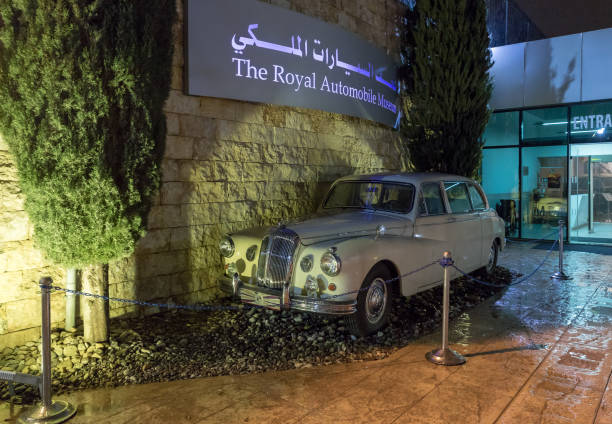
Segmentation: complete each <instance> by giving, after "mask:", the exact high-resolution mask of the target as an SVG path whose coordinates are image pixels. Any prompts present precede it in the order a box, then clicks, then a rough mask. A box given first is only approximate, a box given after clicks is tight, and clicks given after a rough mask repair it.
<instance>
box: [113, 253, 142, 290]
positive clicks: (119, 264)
mask: <svg viewBox="0 0 612 424" xmlns="http://www.w3.org/2000/svg"><path fill="white" fill-rule="evenodd" d="M135 278H136V258H135V257H134V255H131V256H128V257H126V258H122V259H119V260H116V261H113V262H111V263H110V264H109V265H108V281H109V284H118V283H121V282H125V281H132V280H134V279H135Z"/></svg>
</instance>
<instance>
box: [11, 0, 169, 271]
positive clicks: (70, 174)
mask: <svg viewBox="0 0 612 424" xmlns="http://www.w3.org/2000/svg"><path fill="white" fill-rule="evenodd" d="M175 15H176V11H175V0H57V1H46V0H11V1H8V2H7V1H3V2H0V133H1V134H3V136H4V138H5V140H6V142H7V144H8V145H9V149H10V151H11V153H12V155H13V156H14V158H15V162H16V165H17V169H18V172H19V178H20V186H21V189H22V191H23V193H24V195H25V209H26V211H27V212H28V214H29V216H30V219H31V221H32V223H33V226H34V238H35V241H36V242H37V244H38V246H39V247H40V248H42V249H43V251H44V252H45V253H46V255H47V256H48V257H49V258H50V259H52V260H53V261H54V262H56V263H58V264H61V265H64V266H72V267H81V266H85V265H88V264H96V263H106V262H108V261H110V260H112V259H115V258H118V257H121V256H124V255H128V254H130V253H131V252H132V251H133V249H134V245H135V242H136V241H137V240H138V238H139V237H140V236H141V235H142V234H143V233H144V231H145V228H146V217H147V214H148V211H149V209H150V207H151V202H152V197H153V196H154V194H155V193H156V191H157V190H158V188H159V185H160V162H161V157H162V154H163V150H164V140H165V134H166V124H165V117H164V114H163V112H162V107H163V104H164V101H165V99H166V98H167V96H168V93H169V86H170V78H171V76H170V72H171V63H172V50H173V40H172V25H173V22H174V19H175Z"/></svg>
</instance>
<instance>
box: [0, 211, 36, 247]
mask: <svg viewBox="0 0 612 424" xmlns="http://www.w3.org/2000/svg"><path fill="white" fill-rule="evenodd" d="M0 228H2V231H1V232H0V243H2V242H5V241H20V240H27V239H28V236H29V221H28V215H27V214H26V213H25V212H23V211H22V212H0Z"/></svg>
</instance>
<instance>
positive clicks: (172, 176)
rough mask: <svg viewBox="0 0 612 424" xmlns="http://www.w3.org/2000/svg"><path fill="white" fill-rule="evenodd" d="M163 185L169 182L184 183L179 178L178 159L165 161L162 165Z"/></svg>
mask: <svg viewBox="0 0 612 424" xmlns="http://www.w3.org/2000/svg"><path fill="white" fill-rule="evenodd" d="M161 171H162V183H165V182H168V181H182V179H181V178H180V177H179V161H178V160H176V159H163V160H162V163H161Z"/></svg>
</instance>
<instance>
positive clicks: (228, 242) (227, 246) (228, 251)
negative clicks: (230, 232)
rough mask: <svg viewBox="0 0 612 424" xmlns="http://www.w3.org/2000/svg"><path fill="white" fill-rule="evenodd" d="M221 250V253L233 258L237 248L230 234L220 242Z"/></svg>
mask: <svg viewBox="0 0 612 424" xmlns="http://www.w3.org/2000/svg"><path fill="white" fill-rule="evenodd" d="M219 250H220V251H221V254H222V255H223V256H224V257H226V258H231V257H232V255H233V254H234V251H235V250H236V247H235V246H234V241H233V240H232V238H231V237H230V236H224V237H223V238H222V239H221V241H220V242H219Z"/></svg>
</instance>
